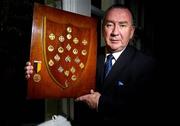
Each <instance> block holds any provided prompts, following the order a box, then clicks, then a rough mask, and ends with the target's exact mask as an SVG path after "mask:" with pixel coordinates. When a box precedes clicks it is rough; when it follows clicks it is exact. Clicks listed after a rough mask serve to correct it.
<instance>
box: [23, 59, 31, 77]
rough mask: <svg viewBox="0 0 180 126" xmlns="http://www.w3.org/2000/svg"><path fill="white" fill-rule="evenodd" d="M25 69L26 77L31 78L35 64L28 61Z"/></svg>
mask: <svg viewBox="0 0 180 126" xmlns="http://www.w3.org/2000/svg"><path fill="white" fill-rule="evenodd" d="M24 69H25V78H26V79H29V78H30V76H31V74H32V73H33V66H32V65H31V62H26V66H25V67H24Z"/></svg>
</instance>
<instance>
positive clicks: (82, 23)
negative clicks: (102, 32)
mask: <svg viewBox="0 0 180 126" xmlns="http://www.w3.org/2000/svg"><path fill="white" fill-rule="evenodd" d="M96 26H97V21H96V19H94V18H92V17H87V16H82V15H79V14H75V13H71V12H67V11H63V10H59V9H56V8H52V7H49V6H45V5H40V4H37V3H35V5H34V11H33V25H32V35H31V49H30V62H31V63H32V64H33V66H34V71H33V75H32V76H31V78H30V79H29V80H28V98H33V99H40V98H53V99H54V98H67V97H71V98H74V97H78V96H80V95H83V94H87V93H89V91H90V90H91V89H95V82H96V58H97V56H96V53H97V33H96Z"/></svg>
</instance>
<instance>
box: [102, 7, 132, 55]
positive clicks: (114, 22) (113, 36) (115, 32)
mask: <svg viewBox="0 0 180 126" xmlns="http://www.w3.org/2000/svg"><path fill="white" fill-rule="evenodd" d="M133 34H134V26H132V16H131V13H130V12H129V10H127V9H120V8H114V9H111V10H110V11H109V12H108V13H107V15H106V17H105V20H104V26H103V36H104V40H105V43H106V46H107V49H108V50H109V51H111V52H117V51H121V50H122V49H123V48H124V47H126V46H127V44H128V43H129V40H130V39H131V38H132V37H133Z"/></svg>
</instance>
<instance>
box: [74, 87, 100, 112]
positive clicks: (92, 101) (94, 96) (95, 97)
mask: <svg viewBox="0 0 180 126" xmlns="http://www.w3.org/2000/svg"><path fill="white" fill-rule="evenodd" d="M100 96H101V94H100V93H99V92H94V90H92V89H91V91H90V94H86V95H83V96H80V97H78V98H76V100H75V101H83V102H85V103H86V104H87V105H88V106H89V107H90V108H92V109H96V110H97V109H98V103H99V98H100Z"/></svg>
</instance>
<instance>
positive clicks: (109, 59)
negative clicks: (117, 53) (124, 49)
mask: <svg viewBox="0 0 180 126" xmlns="http://www.w3.org/2000/svg"><path fill="white" fill-rule="evenodd" d="M113 58H114V57H113V55H112V54H110V55H108V56H107V60H106V62H105V68H104V78H106V77H107V75H108V73H109V71H110V70H111V68H112V59H113Z"/></svg>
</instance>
